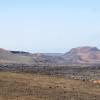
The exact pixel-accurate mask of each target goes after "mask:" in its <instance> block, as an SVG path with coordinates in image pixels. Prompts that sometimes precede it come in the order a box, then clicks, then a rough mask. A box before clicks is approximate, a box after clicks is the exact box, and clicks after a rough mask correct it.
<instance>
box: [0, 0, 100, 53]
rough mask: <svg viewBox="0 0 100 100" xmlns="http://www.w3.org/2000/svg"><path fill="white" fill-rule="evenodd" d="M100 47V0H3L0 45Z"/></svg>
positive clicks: (39, 48) (54, 49) (38, 49)
mask: <svg viewBox="0 0 100 100" xmlns="http://www.w3.org/2000/svg"><path fill="white" fill-rule="evenodd" d="M85 45H86V46H87V45H89V46H98V47H99V48H100V0H0V47H1V48H5V49H11V50H24V51H30V52H66V51H67V50H69V49H70V48H73V47H78V46H85Z"/></svg>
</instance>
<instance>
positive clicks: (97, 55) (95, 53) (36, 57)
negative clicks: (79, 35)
mask: <svg viewBox="0 0 100 100" xmlns="http://www.w3.org/2000/svg"><path fill="white" fill-rule="evenodd" d="M0 63H1V64H3V63H16V64H31V65H34V64H40V65H41V64H42V65H44V64H55V65H67V64H100V50H99V49H98V48H96V47H89V46H85V47H78V48H73V49H71V50H70V51H69V52H67V53H65V54H63V53H33V54H32V53H29V52H24V51H9V50H5V49H2V48H1V49H0Z"/></svg>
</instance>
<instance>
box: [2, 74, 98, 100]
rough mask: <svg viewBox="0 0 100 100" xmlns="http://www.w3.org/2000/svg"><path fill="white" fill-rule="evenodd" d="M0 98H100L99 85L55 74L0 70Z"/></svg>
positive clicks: (14, 99) (26, 99)
mask: <svg viewBox="0 0 100 100" xmlns="http://www.w3.org/2000/svg"><path fill="white" fill-rule="evenodd" d="M0 100H100V85H99V84H94V83H92V82H88V81H81V80H72V79H65V78H63V77H56V76H55V77H54V76H48V75H36V74H26V73H23V74H20V73H11V72H0Z"/></svg>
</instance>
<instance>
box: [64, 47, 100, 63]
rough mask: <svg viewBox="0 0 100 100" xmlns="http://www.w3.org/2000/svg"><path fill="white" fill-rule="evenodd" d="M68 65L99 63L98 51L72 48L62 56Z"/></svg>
mask: <svg viewBox="0 0 100 100" xmlns="http://www.w3.org/2000/svg"><path fill="white" fill-rule="evenodd" d="M63 58H64V59H65V60H66V62H68V63H88V64H95V63H96V64H98V63H100V50H99V49H98V48H96V47H88V46H85V47H78V48H73V49H71V50H70V51H69V52H67V53H65V54H64V55H63Z"/></svg>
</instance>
